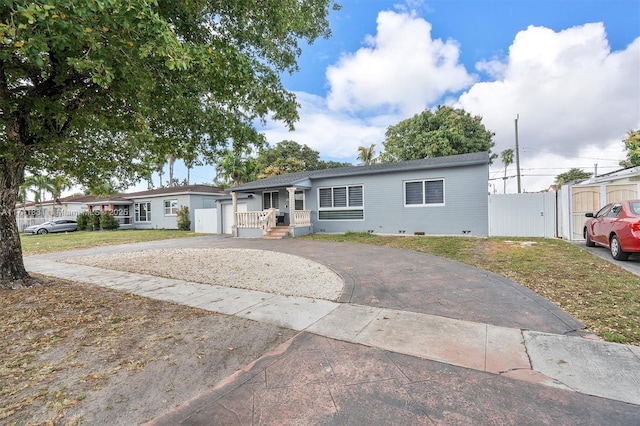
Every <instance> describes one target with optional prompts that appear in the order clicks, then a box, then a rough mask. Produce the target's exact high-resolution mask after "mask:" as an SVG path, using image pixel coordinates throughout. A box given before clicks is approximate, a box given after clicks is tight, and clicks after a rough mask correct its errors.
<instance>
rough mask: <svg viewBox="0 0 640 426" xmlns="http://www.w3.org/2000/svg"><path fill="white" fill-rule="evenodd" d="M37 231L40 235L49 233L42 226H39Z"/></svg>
mask: <svg viewBox="0 0 640 426" xmlns="http://www.w3.org/2000/svg"><path fill="white" fill-rule="evenodd" d="M37 233H38V234H40V235H42V234H48V233H49V231H47V230H46V229H44V228H41V229H38V232H37Z"/></svg>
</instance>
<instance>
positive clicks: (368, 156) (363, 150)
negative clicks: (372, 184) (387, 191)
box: [358, 143, 378, 166]
mask: <svg viewBox="0 0 640 426" xmlns="http://www.w3.org/2000/svg"><path fill="white" fill-rule="evenodd" d="M375 147H376V144H375V143H372V144H371V145H369V148H367V147H364V146H359V147H358V160H360V161H362V164H364V165H365V166H368V165H370V164H376V162H377V161H378V159H377V158H375V156H376V151H375V149H374V148H375Z"/></svg>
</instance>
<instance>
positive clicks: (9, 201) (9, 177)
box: [0, 158, 32, 288]
mask: <svg viewBox="0 0 640 426" xmlns="http://www.w3.org/2000/svg"><path fill="white" fill-rule="evenodd" d="M24 168H25V164H24V163H22V162H19V161H13V160H11V159H8V158H0V288H17V287H22V286H28V285H30V284H31V281H32V280H31V279H30V277H29V274H28V273H27V270H26V269H25V268H24V262H23V260H22V244H21V243H20V232H19V230H18V223H17V222H16V201H17V197H18V191H19V190H20V185H21V184H22V182H23V177H24Z"/></svg>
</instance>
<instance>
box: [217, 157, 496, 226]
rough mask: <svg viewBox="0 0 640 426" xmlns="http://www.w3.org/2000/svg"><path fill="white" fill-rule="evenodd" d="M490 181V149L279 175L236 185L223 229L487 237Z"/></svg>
mask: <svg viewBox="0 0 640 426" xmlns="http://www.w3.org/2000/svg"><path fill="white" fill-rule="evenodd" d="M488 178H489V155H488V153H486V152H480V153H473V154H462V155H454V156H448V157H436V158H427V159H423V160H414V161H402V162H395V163H379V164H373V165H366V166H353V167H341V168H335V169H325V170H317V171H307V172H298V173H290V174H286V175H279V176H274V177H270V178H266V179H261V180H258V181H254V182H250V183H247V184H244V185H240V186H237V187H234V188H231V189H230V191H232V192H231V196H232V197H231V198H232V199H231V200H227V201H225V200H221V201H220V204H221V205H222V207H223V209H222V210H223V214H222V215H221V216H222V217H221V219H222V222H223V223H222V227H220V228H219V229H222V230H224V232H225V233H228V232H229V231H231V233H232V234H233V235H234V236H238V237H260V236H263V235H264V234H266V233H268V232H270V231H271V230H272V229H274V228H276V226H278V225H279V226H283V227H286V229H287V232H288V234H289V235H292V236H298V235H305V234H309V233H314V232H326V233H341V232H346V231H362V232H370V233H376V234H406V235H414V234H416V235H423V234H424V235H474V236H487V234H488V190H487V188H488Z"/></svg>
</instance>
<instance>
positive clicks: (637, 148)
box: [620, 129, 640, 167]
mask: <svg viewBox="0 0 640 426" xmlns="http://www.w3.org/2000/svg"><path fill="white" fill-rule="evenodd" d="M622 143H623V144H624V149H625V150H626V151H627V159H626V160H624V161H621V162H620V165H621V166H622V167H633V166H639V165H640V129H638V130H629V132H627V137H626V138H625V139H624V140H623V141H622Z"/></svg>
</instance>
